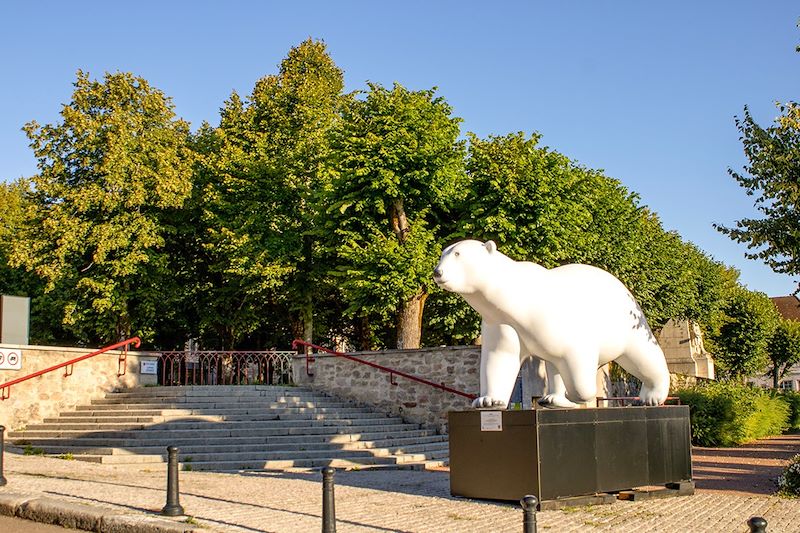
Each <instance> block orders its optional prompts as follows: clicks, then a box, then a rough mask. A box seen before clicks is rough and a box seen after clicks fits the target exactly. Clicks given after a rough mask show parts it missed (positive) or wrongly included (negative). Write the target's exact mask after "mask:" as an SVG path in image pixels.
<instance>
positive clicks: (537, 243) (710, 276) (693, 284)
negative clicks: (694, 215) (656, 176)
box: [430, 133, 721, 340]
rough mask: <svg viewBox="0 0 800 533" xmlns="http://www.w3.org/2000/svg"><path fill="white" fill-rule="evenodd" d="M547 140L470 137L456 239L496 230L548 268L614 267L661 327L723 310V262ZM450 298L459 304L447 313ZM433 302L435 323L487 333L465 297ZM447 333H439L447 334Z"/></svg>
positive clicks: (520, 255) (465, 333)
mask: <svg viewBox="0 0 800 533" xmlns="http://www.w3.org/2000/svg"><path fill="white" fill-rule="evenodd" d="M539 140H540V137H539V136H538V135H536V134H534V135H531V136H529V137H527V136H525V135H524V134H523V133H512V134H509V135H505V136H491V137H489V138H488V139H479V138H477V137H476V136H474V135H471V136H470V146H469V158H468V160H467V165H466V169H467V173H468V175H469V178H470V185H469V187H468V189H469V192H468V194H467V197H466V199H465V200H464V202H463V203H462V204H461V207H460V209H459V216H458V217H457V218H458V221H457V222H456V224H454V226H453V229H452V239H453V240H456V239H460V238H476V239H480V240H488V239H492V240H494V241H495V242H497V243H498V245H499V246H500V247H501V250H502V251H503V252H504V253H506V254H507V255H509V256H510V257H512V258H514V259H517V260H527V261H533V262H536V263H539V264H541V265H543V266H545V267H548V268H552V267H555V266H558V265H561V264H565V263H586V264H592V265H595V266H598V267H601V268H604V269H605V270H608V271H609V272H611V273H613V274H614V275H616V276H617V277H618V278H620V280H622V282H623V283H625V285H626V286H627V287H628V288H629V289H630V290H631V291H632V292H633V294H634V295H635V296H636V298H637V300H638V301H639V303H640V304H641V305H642V307H643V309H644V311H645V315H646V316H647V317H648V320H649V322H650V323H651V325H652V326H654V327H660V326H661V325H663V323H664V322H666V321H667V320H669V319H670V318H692V319H698V318H700V317H703V316H704V315H705V314H707V313H709V312H711V311H713V309H714V306H716V305H718V298H719V296H718V294H719V283H720V280H719V272H720V268H721V266H720V265H719V264H718V263H715V262H713V261H712V260H711V259H709V258H708V257H707V256H705V254H703V253H702V252H701V251H700V250H698V249H697V248H696V247H695V246H693V245H691V244H688V243H684V242H683V241H682V240H681V239H680V237H679V236H678V235H677V234H676V233H674V232H666V231H664V229H663V228H662V226H661V222H660V220H659V219H658V217H657V216H656V215H655V214H654V213H652V212H651V211H649V210H648V209H646V208H644V207H641V206H640V205H639V203H638V198H637V197H636V195H635V194H632V193H630V192H629V191H628V190H627V189H626V188H625V187H623V186H622V185H621V184H620V182H619V181H617V180H614V179H612V178H609V177H607V176H605V175H603V173H602V172H599V171H596V170H591V169H587V168H585V167H582V166H580V165H579V164H577V163H576V162H574V161H572V160H570V159H569V158H568V157H566V156H564V155H562V154H560V153H558V152H556V151H554V150H551V149H549V148H547V147H543V146H540V145H539ZM440 300H441V301H442V302H445V301H446V302H447V305H448V306H454V308H453V311H452V312H450V313H446V312H442V313H440V312H439V308H440V305H439V302H440ZM432 304H433V305H432V306H433V308H434V309H435V310H436V313H435V314H434V315H433V316H432V317H430V320H431V329H432V330H434V331H436V330H441V329H443V328H449V331H451V332H453V333H454V334H456V335H457V337H459V338H469V337H470V336H474V335H477V328H478V326H479V321H477V320H476V319H475V316H474V314H472V313H470V312H468V311H467V310H466V304H465V303H464V302H453V301H452V297H448V296H446V295H440V294H435V295H434V298H433V301H432ZM442 307H443V306H442ZM456 332H457V333H456ZM442 333H443V332H442ZM442 333H440V335H439V338H443V337H444V338H447V335H446V334H445V335H442ZM439 338H437V340H439Z"/></svg>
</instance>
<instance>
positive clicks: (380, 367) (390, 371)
mask: <svg viewBox="0 0 800 533" xmlns="http://www.w3.org/2000/svg"><path fill="white" fill-rule="evenodd" d="M298 346H306V347H309V348H314V349H315V350H317V351H319V352H325V353H329V354H332V355H335V356H337V357H344V358H345V359H349V360H350V361H355V362H356V363H361V364H362V365H367V366H371V367H372V368H376V369H378V370H380V371H382V372H388V374H389V380H390V381H391V379H392V376H394V375H395V374H397V375H398V376H402V377H404V378H406V379H410V380H412V381H416V382H418V383H423V384H425V385H428V386H431V387H434V388H436V389H439V390H443V391H446V392H450V393H453V394H458V395H459V396H463V397H465V398H469V399H470V400H474V399H475V398H477V396H476V395H475V394H469V393H466V392H463V391H460V390H457V389H453V388H451V387H448V386H447V385H445V384H443V383H434V382H433V381H429V380H427V379H425V378H421V377H419V376H414V375H413V374H407V373H405V372H402V371H400V370H395V369H393V368H389V367H386V366H383V365H379V364H377V363H371V362H369V361H364V360H363V359H359V358H358V357H353V356H352V355H348V354H346V353H342V352H337V351H335V350H329V349H328V348H323V347H322V346H317V345H316V344H311V343H310V342H306V341H304V340H300V339H295V340H294V341H292V348H293V349H295V350H296V349H297V347H298ZM305 355H306V370H308V351H306V354H305ZM391 383H392V384H393V385H397V383H394V382H391Z"/></svg>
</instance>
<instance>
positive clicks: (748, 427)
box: [676, 381, 789, 446]
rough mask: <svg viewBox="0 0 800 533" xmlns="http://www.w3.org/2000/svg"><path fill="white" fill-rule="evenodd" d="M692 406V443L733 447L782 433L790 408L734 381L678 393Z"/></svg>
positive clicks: (716, 383) (683, 401)
mask: <svg viewBox="0 0 800 533" xmlns="http://www.w3.org/2000/svg"><path fill="white" fill-rule="evenodd" d="M676 395H677V396H678V397H679V398H680V400H681V403H682V404H685V405H688V406H689V407H690V417H691V426H692V442H693V443H694V444H696V445H698V446H733V445H736V444H742V443H744V442H748V441H751V440H754V439H759V438H762V437H767V436H770V435H779V434H781V433H782V432H783V431H784V430H785V429H786V428H787V425H788V422H787V420H788V417H789V407H788V406H787V405H786V402H784V401H782V400H780V399H779V398H775V397H773V396H772V395H770V394H769V393H768V392H766V391H763V390H761V389H757V388H753V387H747V386H744V385H740V384H737V383H733V382H725V381H722V382H712V383H709V384H707V385H705V386H698V387H694V388H691V389H684V390H680V391H677V392H676Z"/></svg>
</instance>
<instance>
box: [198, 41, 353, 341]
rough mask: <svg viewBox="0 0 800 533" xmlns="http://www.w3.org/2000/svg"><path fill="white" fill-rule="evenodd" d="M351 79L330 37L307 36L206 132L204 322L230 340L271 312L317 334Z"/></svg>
mask: <svg viewBox="0 0 800 533" xmlns="http://www.w3.org/2000/svg"><path fill="white" fill-rule="evenodd" d="M342 88H343V77H342V72H341V70H340V69H339V68H338V67H337V66H336V65H335V64H334V63H333V61H332V59H331V58H330V56H329V55H328V53H327V51H326V47H325V45H324V43H322V42H318V41H312V40H307V41H305V42H303V43H301V44H300V45H299V46H297V47H295V48H292V50H291V51H290V52H289V54H288V56H287V57H286V58H285V59H284V60H283V62H282V63H281V65H280V71H279V73H278V74H276V75H268V76H265V77H263V78H261V79H260V80H258V82H257V83H256V85H255V88H254V89H253V92H252V94H251V95H250V97H249V99H247V100H246V101H242V99H241V98H240V97H239V96H238V95H237V94H236V93H234V94H232V95H231V97H230V98H229V99H228V100H227V101H226V102H225V105H224V107H223V109H222V116H221V120H220V125H219V127H218V128H216V129H211V128H204V129H203V131H201V132H199V134H198V136H197V139H196V142H197V144H198V146H200V151H201V153H202V154H203V158H202V164H201V166H200V168H199V170H198V174H199V179H198V188H199V193H198V197H199V198H200V199H201V200H200V204H199V205H200V207H201V210H202V213H201V216H200V221H199V224H200V227H202V228H203V233H202V234H201V235H200V236H199V239H200V242H201V247H202V249H203V252H202V255H201V258H202V261H203V265H204V266H203V267H202V269H201V270H202V274H203V275H204V276H205V277H206V279H207V282H206V283H204V289H203V290H202V291H201V293H200V294H199V298H200V299H201V300H202V301H203V302H204V304H205V305H204V307H203V309H204V311H203V316H202V322H203V324H204V326H203V327H204V328H205V329H209V328H210V329H214V330H216V331H217V334H218V335H219V336H220V337H221V338H222V343H223V344H224V345H225V346H227V347H230V346H232V345H233V344H235V343H236V342H237V341H238V340H239V339H241V338H242V337H243V336H244V335H247V334H249V333H251V332H254V331H255V330H256V329H258V328H259V327H260V326H261V325H262V324H263V323H264V321H265V320H267V318H266V317H267V315H270V316H278V317H281V320H283V321H285V320H287V319H288V317H290V316H291V318H292V320H291V322H292V329H293V330H294V334H295V335H298V336H303V337H305V338H306V339H307V340H311V339H312V335H313V302H314V300H315V299H317V298H318V297H320V294H319V291H320V290H321V287H322V286H323V285H322V283H321V281H320V279H319V278H320V270H321V269H320V268H319V267H318V264H319V262H318V261H317V258H318V256H319V253H320V247H319V245H318V242H317V238H316V235H317V232H315V224H316V220H317V218H318V213H317V209H318V206H319V205H320V204H319V203H318V202H317V201H316V195H317V194H318V193H319V192H320V191H323V190H325V189H326V188H327V187H328V182H329V179H330V169H329V168H330V167H329V159H330V147H329V140H330V139H329V134H328V132H329V130H330V129H331V128H332V127H333V125H334V124H335V123H336V121H337V120H338V112H337V111H338V108H339V106H340V101H341V99H342Z"/></svg>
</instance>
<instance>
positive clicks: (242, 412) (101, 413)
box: [59, 404, 375, 418]
mask: <svg viewBox="0 0 800 533" xmlns="http://www.w3.org/2000/svg"><path fill="white" fill-rule="evenodd" d="M265 412H274V413H278V414H281V413H374V412H375V411H372V410H370V409H368V408H367V407H357V406H354V405H353V404H342V405H340V406H331V407H314V406H305V405H304V406H302V407H301V406H295V405H280V404H269V405H261V406H258V407H257V408H251V409H246V408H245V409H207V408H201V409H171V408H165V409H97V410H91V409H81V410H78V411H69V412H64V413H60V414H59V418H82V417H104V418H111V417H152V416H179V415H198V416H201V415H220V416H226V417H229V418H233V417H237V416H242V417H245V416H249V415H262V414H264V413H265Z"/></svg>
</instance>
